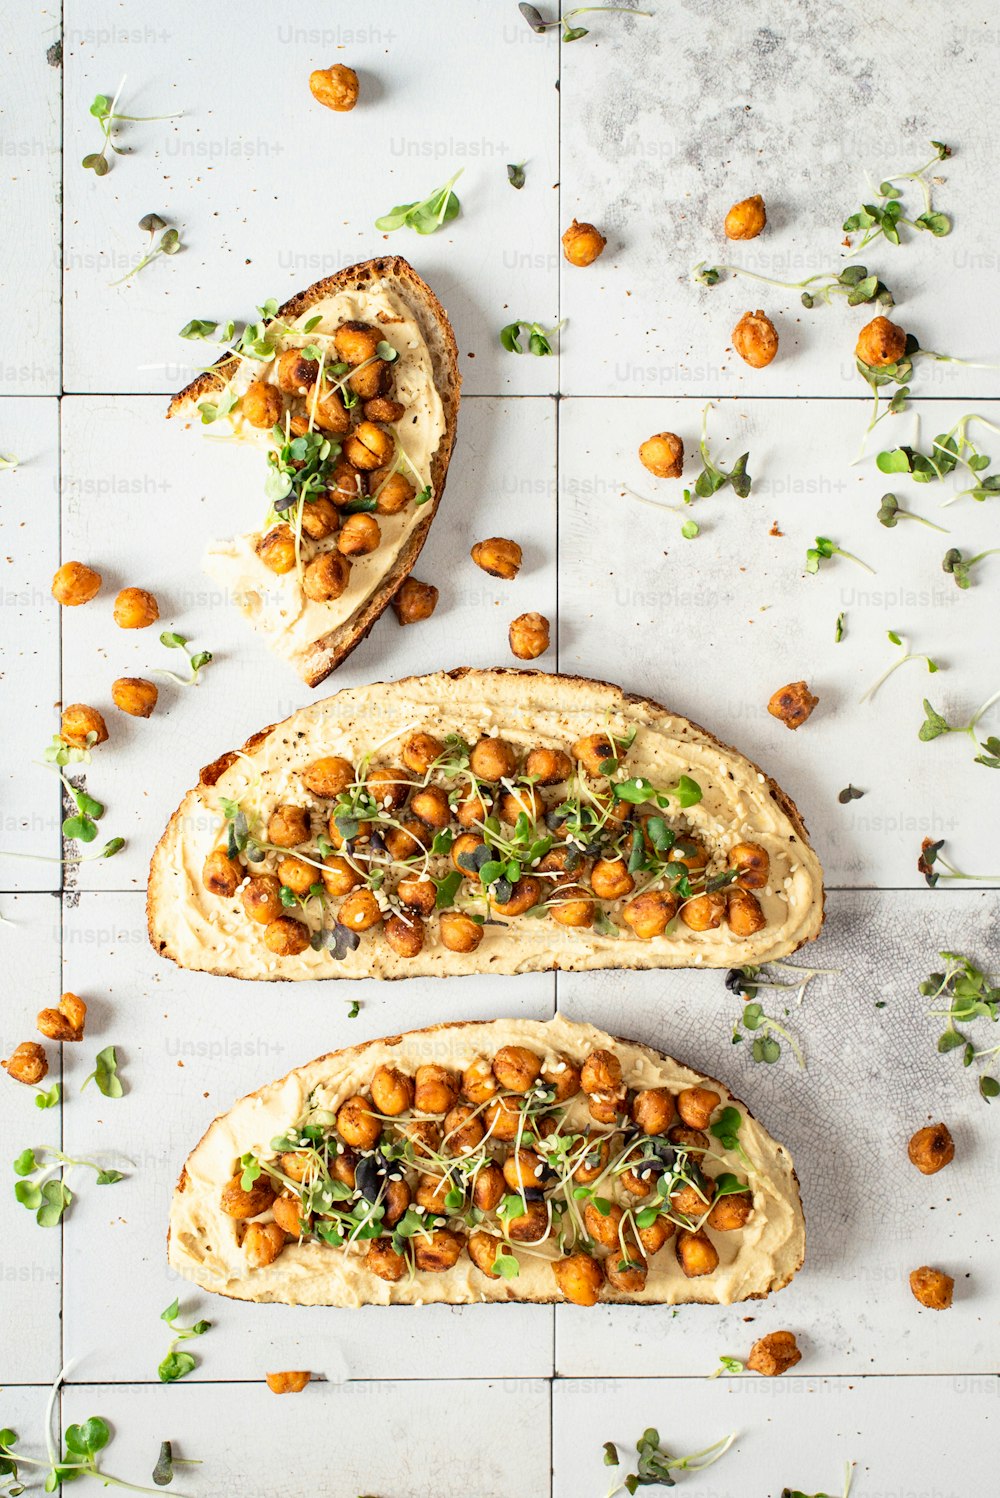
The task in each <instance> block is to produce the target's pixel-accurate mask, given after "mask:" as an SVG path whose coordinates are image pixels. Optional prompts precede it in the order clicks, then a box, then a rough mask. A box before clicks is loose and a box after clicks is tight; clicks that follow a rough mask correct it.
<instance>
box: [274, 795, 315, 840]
mask: <svg viewBox="0 0 1000 1498" xmlns="http://www.w3.org/2000/svg"><path fill="white" fill-rule="evenodd" d="M309 835H310V830H309V812H308V810H307V809H306V807H304V806H292V805H291V804H289V803H285V802H283V803H282V804H281V805H280V806H276V807H275V808H274V810H273V811H272V813H271V815H270V816H269V817H268V819H267V840H268V842H269V843H275V844H276V845H277V847H279V848H295V847H297V846H298V844H299V843H306V842H308V841H309Z"/></svg>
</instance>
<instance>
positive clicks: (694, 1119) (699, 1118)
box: [677, 1087, 722, 1130]
mask: <svg viewBox="0 0 1000 1498" xmlns="http://www.w3.org/2000/svg"><path fill="white" fill-rule="evenodd" d="M721 1102H722V1099H721V1097H720V1096H719V1094H718V1093H717V1092H714V1091H713V1090H712V1088H711V1087H685V1088H684V1089H683V1090H682V1091H681V1092H679V1093H678V1094H677V1112H678V1113H679V1114H680V1119H681V1123H684V1124H687V1126H688V1128H689V1129H698V1130H701V1129H707V1128H708V1126H709V1124H710V1123H711V1121H712V1114H713V1113H714V1112H715V1110H716V1108H717V1107H718V1106H719V1104H720V1103H721Z"/></svg>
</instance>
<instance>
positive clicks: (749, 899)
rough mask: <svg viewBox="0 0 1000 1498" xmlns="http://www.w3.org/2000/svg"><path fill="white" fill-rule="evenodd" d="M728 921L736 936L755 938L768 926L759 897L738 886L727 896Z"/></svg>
mask: <svg viewBox="0 0 1000 1498" xmlns="http://www.w3.org/2000/svg"><path fill="white" fill-rule="evenodd" d="M726 921H727V923H728V925H729V929H730V931H732V933H733V935H734V936H753V934H754V932H755V931H762V930H763V929H764V927H765V926H766V925H767V916H766V915H765V914H764V912H763V910H762V909H761V904H760V901H759V900H758V899H757V896H756V895H752V894H751V893H750V891H749V890H748V889H740V888H739V886H737V887H736V888H734V889H731V890H729V892H728V894H727V895H726Z"/></svg>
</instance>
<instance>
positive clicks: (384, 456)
mask: <svg viewBox="0 0 1000 1498" xmlns="http://www.w3.org/2000/svg"><path fill="white" fill-rule="evenodd" d="M393 451H394V448H393V441H392V438H391V437H390V435H389V433H388V432H386V431H383V429H382V428H381V427H379V426H376V425H375V423H374V422H373V421H359V422H358V424H357V426H356V427H355V428H354V431H353V432H352V433H351V435H350V436H349V437H348V438H347V440H346V441H345V442H344V444H343V452H344V457H345V458H346V459H347V461H348V463H350V464H351V465H352V467H354V468H360V469H361V470H362V471H363V472H368V473H370V472H372V471H374V469H376V468H382V467H383V466H384V465H385V464H386V463H388V462H389V461H390V459H391V458H392V455H393Z"/></svg>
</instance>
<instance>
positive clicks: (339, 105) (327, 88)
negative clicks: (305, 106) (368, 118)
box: [309, 62, 358, 114]
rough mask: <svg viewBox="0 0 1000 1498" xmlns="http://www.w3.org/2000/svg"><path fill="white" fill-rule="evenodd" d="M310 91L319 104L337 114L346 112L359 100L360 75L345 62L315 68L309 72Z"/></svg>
mask: <svg viewBox="0 0 1000 1498" xmlns="http://www.w3.org/2000/svg"><path fill="white" fill-rule="evenodd" d="M309 92H310V93H311V94H312V96H313V98H314V99H315V100H316V103H317V104H322V105H323V106H324V107H325V108H326V109H332V110H333V111H334V113H336V114H346V113H347V112H348V110H350V109H353V108H354V106H355V104H356V103H357V102H358V75H357V73H356V72H355V71H354V69H353V68H349V67H348V66H347V64H346V63H343V62H335V63H334V64H333V66H332V67H329V68H315V69H314V70H313V71H312V72H311V73H310V74H309Z"/></svg>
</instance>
